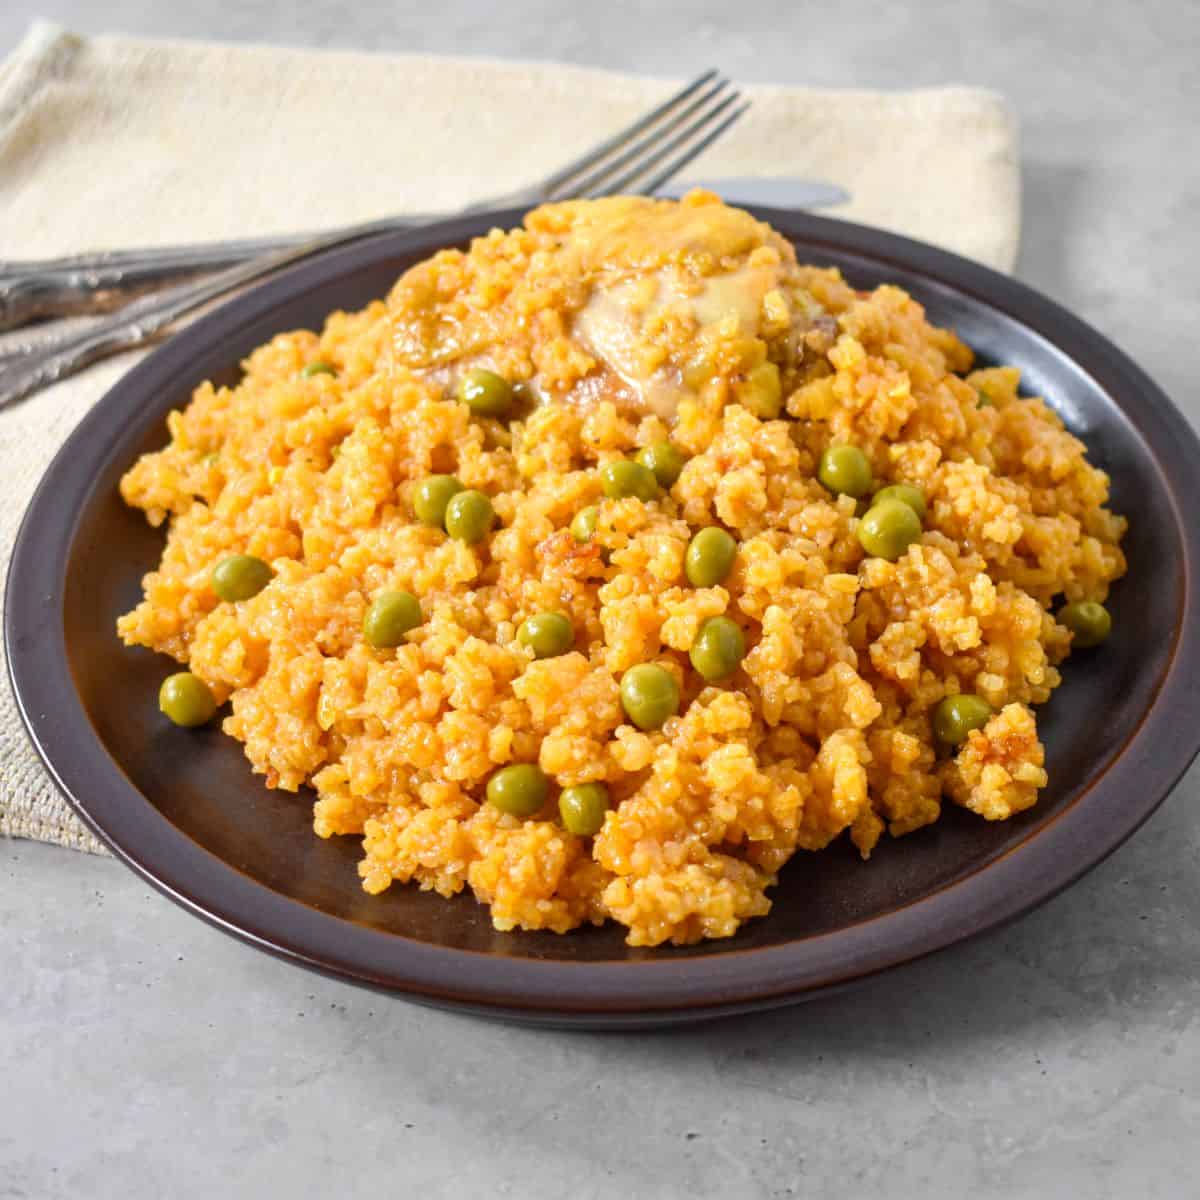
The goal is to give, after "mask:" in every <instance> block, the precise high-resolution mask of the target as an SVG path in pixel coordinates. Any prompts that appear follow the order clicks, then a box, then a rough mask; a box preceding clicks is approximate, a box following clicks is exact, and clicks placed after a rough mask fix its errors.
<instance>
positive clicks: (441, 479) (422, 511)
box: [413, 475, 463, 529]
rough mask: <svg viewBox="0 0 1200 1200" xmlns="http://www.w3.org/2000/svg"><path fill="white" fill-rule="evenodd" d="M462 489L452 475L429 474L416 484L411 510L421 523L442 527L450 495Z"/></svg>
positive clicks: (443, 526) (452, 495) (437, 527)
mask: <svg viewBox="0 0 1200 1200" xmlns="http://www.w3.org/2000/svg"><path fill="white" fill-rule="evenodd" d="M462 490H463V485H462V484H461V483H459V481H458V480H457V479H456V478H455V477H454V476H453V475H429V476H427V477H426V478H425V479H422V480H421V482H420V483H418V484H417V488H416V491H415V492H413V512H414V513H416V515H417V520H418V521H420V522H421V524H422V525H432V526H434V527H435V528H436V529H444V528H445V525H446V505H447V504H449V503H450V500H451V498H452V497H454V496H457V495H458V493H459V492H461V491H462Z"/></svg>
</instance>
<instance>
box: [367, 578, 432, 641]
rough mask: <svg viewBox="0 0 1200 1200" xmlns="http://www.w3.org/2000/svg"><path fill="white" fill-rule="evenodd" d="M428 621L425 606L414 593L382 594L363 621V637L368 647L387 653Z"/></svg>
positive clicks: (374, 601)
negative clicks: (422, 605)
mask: <svg viewBox="0 0 1200 1200" xmlns="http://www.w3.org/2000/svg"><path fill="white" fill-rule="evenodd" d="M424 620H425V617H424V614H423V613H422V612H421V602H420V601H419V600H418V599H417V598H416V596H414V595H413V594H412V592H380V594H379V595H378V596H376V597H375V599H374V600H373V601H372V603H371V607H370V608H368V609H367V614H366V616H365V617H363V637H364V638H366V639H367V645H368V646H374V647H375V649H376V650H386V649H388V648H389V647H391V646H398V645H400V643H401V642H402V641H404V635H405V634H406V633H408V631H409V630H410V629H416V627H417V626H418V625H420V624H421V622H422V621H424Z"/></svg>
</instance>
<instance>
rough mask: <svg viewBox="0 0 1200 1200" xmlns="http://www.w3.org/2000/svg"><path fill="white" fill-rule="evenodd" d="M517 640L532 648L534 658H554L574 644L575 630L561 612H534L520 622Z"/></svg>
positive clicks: (564, 652)
mask: <svg viewBox="0 0 1200 1200" xmlns="http://www.w3.org/2000/svg"><path fill="white" fill-rule="evenodd" d="M517 641H519V642H520V643H521V645H522V646H527V647H528V648H529V649H530V650H532V651H533V657H534V658H555V657H557V656H558V655H560V654H566V652H567V651H568V650H570V648H571V647H572V646H573V645H574V644H575V630H574V628H573V627H572V625H571V622H570V621H569V620H568V619H567V618H566V617H565V616H563V614H562V613H557V612H544V613H536V614H535V615H534V616H532V617H526V618H525V620H524V621H522V622H521V627H520V629H518V630H517Z"/></svg>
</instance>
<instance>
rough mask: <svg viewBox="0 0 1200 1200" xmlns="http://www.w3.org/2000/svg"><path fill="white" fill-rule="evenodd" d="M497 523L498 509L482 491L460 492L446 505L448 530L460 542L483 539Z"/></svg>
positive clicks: (472, 541) (471, 542)
mask: <svg viewBox="0 0 1200 1200" xmlns="http://www.w3.org/2000/svg"><path fill="white" fill-rule="evenodd" d="M495 523H496V510H495V509H494V508H493V507H492V502H491V501H490V500H489V499H488V498H487V497H486V496H485V495H484V494H483V493H482V492H476V491H466V492H458V493H456V494H455V495H453V496H451V497H450V502H449V503H448V504H447V505H446V532H447V533H448V534H449V535H450V536H451V537H452V538H458V540H459V541H460V542H468V543H470V544H471V545H474V544H475V543H476V542H481V541H483V539H484V538H485V537H487V535H488V530H490V529H491V527H492V526H493V525H494V524H495Z"/></svg>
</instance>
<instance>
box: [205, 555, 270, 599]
mask: <svg viewBox="0 0 1200 1200" xmlns="http://www.w3.org/2000/svg"><path fill="white" fill-rule="evenodd" d="M274 575H275V572H274V571H272V570H271V568H270V567H269V566H268V565H267V564H266V563H265V562H263V560H262V559H261V558H255V557H254V555H253V554H231V555H230V556H229V557H228V558H223V559H221V561H220V562H219V563H217V565H216V566H215V567H213V573H212V587H213V591H214V592H216V593H217V596H218V597H219V598H220V599H222V600H228V601H229V602H230V603H231V604H236V603H237V602H238V601H239V600H249V599H250V597H251V596H257V595H258V593H259V592H261V591H262V590H263V588H265V587H266V586H267V584H268V583H270V582H271V580H272V579H273V578H274Z"/></svg>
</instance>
